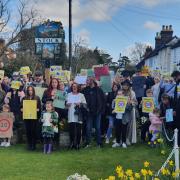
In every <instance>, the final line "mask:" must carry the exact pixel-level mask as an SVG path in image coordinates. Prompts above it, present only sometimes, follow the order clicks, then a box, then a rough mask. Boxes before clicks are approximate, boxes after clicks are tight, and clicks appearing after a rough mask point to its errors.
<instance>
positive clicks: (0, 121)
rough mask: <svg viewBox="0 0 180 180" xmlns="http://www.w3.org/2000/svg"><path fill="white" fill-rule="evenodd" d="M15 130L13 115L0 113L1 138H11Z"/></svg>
mask: <svg viewBox="0 0 180 180" xmlns="http://www.w3.org/2000/svg"><path fill="white" fill-rule="evenodd" d="M12 128H13V116H12V113H5V112H3V113H0V138H11V137H12Z"/></svg>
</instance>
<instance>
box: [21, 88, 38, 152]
mask: <svg viewBox="0 0 180 180" xmlns="http://www.w3.org/2000/svg"><path fill="white" fill-rule="evenodd" d="M24 100H35V101H37V119H24V122H25V128H26V136H27V144H28V149H29V150H32V151H33V150H35V149H36V141H37V129H38V119H39V118H40V116H41V101H40V98H39V97H38V96H36V94H35V89H34V87H33V86H28V87H27V91H26V96H25V97H24V98H23V100H22V104H21V107H23V101H24ZM22 112H23V109H22Z"/></svg>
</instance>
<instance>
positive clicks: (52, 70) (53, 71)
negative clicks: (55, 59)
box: [50, 66, 62, 75]
mask: <svg viewBox="0 0 180 180" xmlns="http://www.w3.org/2000/svg"><path fill="white" fill-rule="evenodd" d="M61 70H62V67H61V66H51V67H50V75H57V72H59V71H61Z"/></svg>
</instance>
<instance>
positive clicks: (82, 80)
mask: <svg viewBox="0 0 180 180" xmlns="http://www.w3.org/2000/svg"><path fill="white" fill-rule="evenodd" d="M74 81H75V82H76V83H77V84H86V81H87V76H81V75H80V76H76V77H75V80H74Z"/></svg>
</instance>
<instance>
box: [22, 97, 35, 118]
mask: <svg viewBox="0 0 180 180" xmlns="http://www.w3.org/2000/svg"><path fill="white" fill-rule="evenodd" d="M23 119H37V101H36V100H23Z"/></svg>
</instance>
